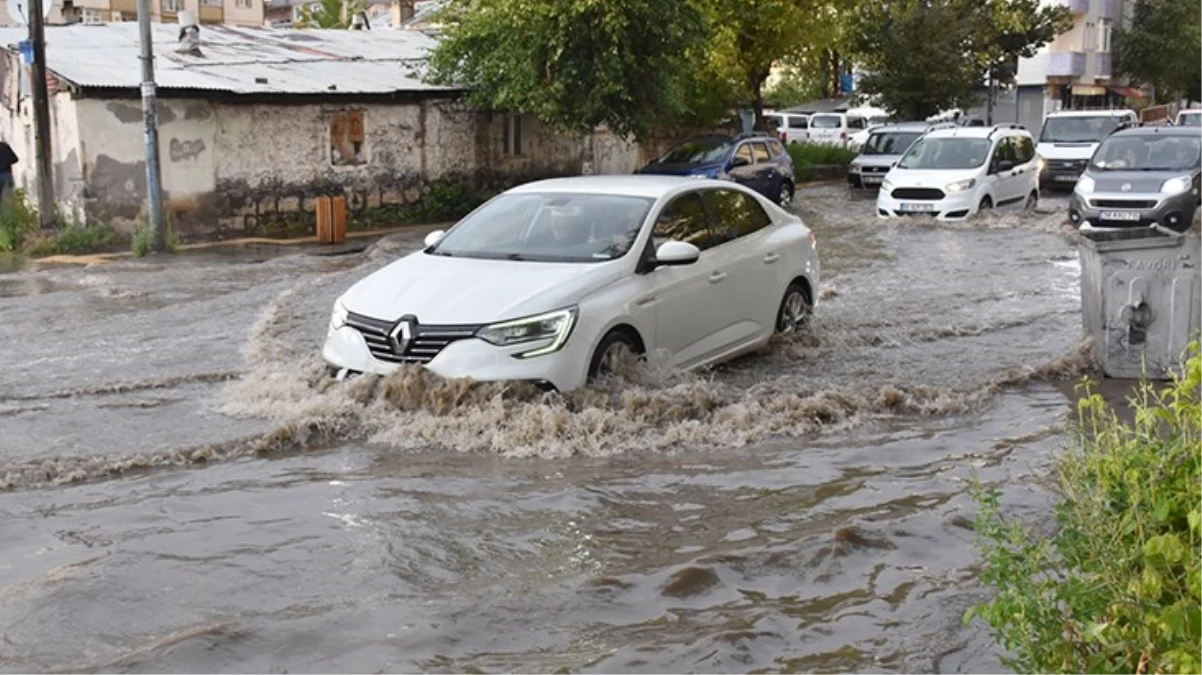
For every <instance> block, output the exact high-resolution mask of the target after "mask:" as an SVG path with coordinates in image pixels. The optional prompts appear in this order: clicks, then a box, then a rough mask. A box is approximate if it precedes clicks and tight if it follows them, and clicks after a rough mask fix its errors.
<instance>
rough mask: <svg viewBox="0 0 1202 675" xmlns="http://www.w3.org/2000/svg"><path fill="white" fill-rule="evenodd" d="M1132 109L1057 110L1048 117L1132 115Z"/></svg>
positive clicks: (1133, 112)
mask: <svg viewBox="0 0 1202 675" xmlns="http://www.w3.org/2000/svg"><path fill="white" fill-rule="evenodd" d="M1134 114H1135V111H1134V110H1128V109H1126V108H1124V109H1121V110H1057V111H1056V112H1050V113H1048V114H1047V116H1048V117H1119V116H1120V115H1134Z"/></svg>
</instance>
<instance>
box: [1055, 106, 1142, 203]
mask: <svg viewBox="0 0 1202 675" xmlns="http://www.w3.org/2000/svg"><path fill="white" fill-rule="evenodd" d="M1138 122H1139V117H1138V116H1137V115H1136V114H1135V111H1134V110H1064V111H1060V112H1054V113H1048V116H1047V117H1045V118H1044V120H1043V130H1042V131H1041V132H1040V133H1039V143H1038V145H1036V146H1035V152H1036V153H1038V155H1039V157H1040V159H1041V161H1042V163H1043V168H1042V169H1041V170H1040V172H1039V184H1040V186H1041V187H1044V188H1045V189H1046V188H1047V187H1050V186H1059V187H1063V188H1066V189H1072V187H1073V186H1074V185H1076V184H1077V179H1078V178H1080V177H1081V174H1082V173H1084V172H1085V165H1086V164H1088V163H1089V158H1090V157H1093V153H1094V150H1097V149H1098V144H1099V143H1101V142H1102V141H1103V140H1104V139H1105V138H1106V137H1107V136H1109V135H1110V134H1111V133H1113V132H1114V131H1115V130H1117V129H1119V128H1121V127H1122V126H1123V125H1126V124H1137V123H1138Z"/></svg>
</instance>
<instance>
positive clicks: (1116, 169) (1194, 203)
mask: <svg viewBox="0 0 1202 675" xmlns="http://www.w3.org/2000/svg"><path fill="white" fill-rule="evenodd" d="M1200 173H1202V139H1200V138H1199V134H1198V130H1197V129H1189V128H1184V127H1134V128H1130V129H1123V130H1120V131H1116V132H1115V133H1113V134H1111V135H1110V136H1108V137H1107V138H1106V140H1104V141H1102V143H1101V144H1100V145H1099V146H1098V149H1097V150H1096V151H1095V152H1094V154H1093V157H1092V158H1091V159H1090V160H1089V164H1088V165H1087V166H1086V168H1085V173H1083V174H1082V175H1081V178H1080V179H1078V180H1077V185H1076V187H1075V188H1074V189H1073V196H1072V198H1071V199H1070V200H1069V211H1068V217H1069V220H1070V221H1072V223H1073V224H1074V225H1077V226H1079V227H1082V228H1091V229H1098V228H1105V229H1130V228H1137V227H1156V226H1161V227H1167V228H1169V229H1171V230H1174V231H1176V232H1185V231H1186V230H1188V229H1189V228H1190V226H1191V225H1193V221H1194V214H1195V213H1196V212H1197V210H1198V206H1199V203H1200V196H1199V194H1200V191H1199V174H1200Z"/></svg>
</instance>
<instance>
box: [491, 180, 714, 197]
mask: <svg viewBox="0 0 1202 675" xmlns="http://www.w3.org/2000/svg"><path fill="white" fill-rule="evenodd" d="M705 182H708V181H703V180H701V179H699V178H693V177H691V176H664V175H659V174H629V175H628V174H613V175H603V176H568V177H566V178H548V179H544V180H536V181H532V182H530V183H523V184H521V185H518V186H516V187H512V188H510V189H508V190H506V193H509V194H523V193H526V194H528V193H535V192H563V193H568V192H586V193H593V194H607V195H626V196H630V197H649V198H652V199H659V198H661V197H663V196H665V195H668V194H670V193H672V192H674V191H675V190H677V189H678V188H681V187H684V186H686V185H690V186H696V185H699V184H700V183H705ZM722 183H723V185H724V186H726V187H729V186H731V185H736V186H737V185H738V183H731V182H730V181H723V182H722Z"/></svg>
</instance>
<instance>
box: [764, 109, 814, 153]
mask: <svg viewBox="0 0 1202 675" xmlns="http://www.w3.org/2000/svg"><path fill="white" fill-rule="evenodd" d="M764 117H766V118H769V119H771V120H772V121H773V122H774V123H776V133H777V135H778V136H779V137H780V142H781V143H784V144H785V145H789V144H790V143H805V142H806V140H807V139H806V132H807V131H809V128H810V116H809V115H807V114H805V113H791V112H773V113H767V114H765V115H764Z"/></svg>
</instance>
